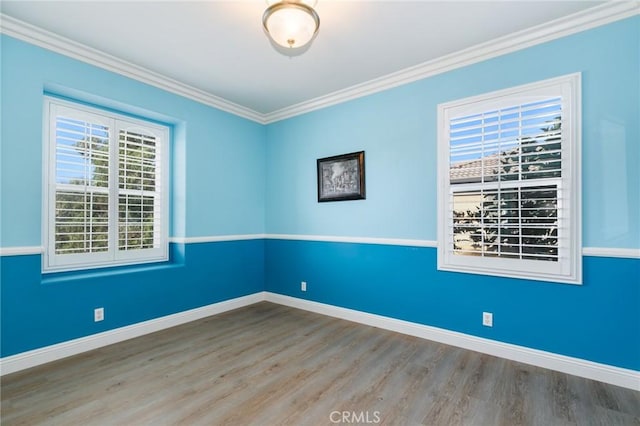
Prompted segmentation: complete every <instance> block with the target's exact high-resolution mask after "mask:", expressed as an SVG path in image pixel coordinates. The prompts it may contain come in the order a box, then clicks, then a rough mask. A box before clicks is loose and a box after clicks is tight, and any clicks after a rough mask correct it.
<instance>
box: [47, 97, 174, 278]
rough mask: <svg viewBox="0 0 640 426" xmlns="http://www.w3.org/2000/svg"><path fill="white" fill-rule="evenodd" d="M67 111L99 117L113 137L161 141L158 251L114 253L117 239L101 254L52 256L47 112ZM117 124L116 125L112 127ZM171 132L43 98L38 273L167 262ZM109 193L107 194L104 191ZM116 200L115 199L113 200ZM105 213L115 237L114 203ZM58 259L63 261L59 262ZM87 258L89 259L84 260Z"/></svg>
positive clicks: (52, 174)
mask: <svg viewBox="0 0 640 426" xmlns="http://www.w3.org/2000/svg"><path fill="white" fill-rule="evenodd" d="M53 107H61V108H70V109H72V110H74V111H76V115H80V114H78V112H79V113H88V114H91V116H92V117H93V118H95V116H99V117H101V119H103V122H104V124H107V123H109V125H110V126H112V127H111V128H112V131H113V133H114V135H117V134H118V132H119V130H120V129H122V128H127V129H135V128H136V127H137V128H143V129H145V131H147V132H148V131H149V130H151V131H153V132H154V134H155V135H157V136H158V137H159V138H160V139H161V141H162V142H161V144H160V147H159V150H160V156H161V160H160V161H161V164H160V179H159V181H160V182H161V192H162V195H161V197H160V214H161V217H162V220H161V224H160V242H159V247H158V248H153V249H144V250H129V251H119V250H118V249H117V247H116V246H117V238H115V241H114V244H113V245H112V246H111V247H110V249H109V251H107V252H104V253H91V254H68V255H64V256H61V255H55V237H54V236H53V232H54V230H55V200H56V195H55V194H56V166H55V164H56V163H55V161H56V146H55V145H56V142H55V138H54V140H52V139H51V137H52V135H55V131H56V123H55V122H54V120H51V108H53ZM116 123H117V124H116ZM170 137H171V132H170V129H169V127H168V126H163V125H160V124H156V123H154V122H152V121H145V120H142V119H137V118H133V117H130V116H126V115H123V114H118V113H115V112H112V111H109V110H103V109H99V108H94V107H90V106H87V105H84V104H81V103H75V102H70V101H66V100H63V99H59V98H56V97H53V96H45V97H44V108H43V186H42V188H43V204H42V206H43V207H42V217H43V220H42V238H43V247H44V254H43V256H42V272H43V273H54V272H66V271H79V270H90V269H96V268H106V267H115V266H125V265H139V264H146V263H156V262H163V261H168V260H169V222H170V218H169V198H170V194H169V190H170V186H169V173H170V171H169V152H170V149H169V143H170ZM117 146H118V144H117V143H112V144H111V149H112V150H116V151H117V149H118V148H117ZM109 187H110V188H113V189H111V190H110V191H113V193H115V194H117V192H118V188H117V176H113V175H112V176H110V185H109ZM108 191H109V190H108ZM116 198H117V196H116ZM111 204H112V206H111V207H110V210H109V230H110V231H109V232H110V233H111V232H114V233H115V234H116V235H117V217H118V214H117V208H116V203H111ZM61 257H65V259H62V261H61V260H60V258H61ZM88 258H90V259H89V260H88Z"/></svg>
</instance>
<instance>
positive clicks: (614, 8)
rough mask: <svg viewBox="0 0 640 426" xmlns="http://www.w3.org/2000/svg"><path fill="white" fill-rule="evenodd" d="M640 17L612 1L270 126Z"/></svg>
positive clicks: (275, 115) (289, 110)
mask: <svg viewBox="0 0 640 426" xmlns="http://www.w3.org/2000/svg"><path fill="white" fill-rule="evenodd" d="M638 14H640V2H638V1H632V2H630V1H611V2H608V3H605V4H603V5H600V6H596V7H593V8H590V9H587V10H584V11H581V12H578V13H574V14H571V15H568V16H565V17H563V18H559V19H555V20H553V21H549V22H546V23H544V24H540V25H537V26H534V27H531V28H528V29H526V30H522V31H518V32H515V33H512V34H507V35H506V36H503V37H499V38H496V39H493V40H490V41H488V42H485V43H481V44H477V45H475V46H472V47H470V48H467V49H464V50H460V51H458V52H455V53H452V54H449V55H445V56H441V57H439V58H436V59H434V60H431V61H427V62H423V63H422V64H418V65H415V66H413V67H409V68H406V69H404V70H401V71H398V72H394V73H391V74H387V75H385V76H382V77H379V78H376V79H373V80H370V81H367V82H364V83H361V84H357V85H355V86H351V87H348V88H346V89H343V90H338V91H336V92H333V93H329V94H327V95H325V96H320V97H318V98H315V99H311V100H308V101H304V102H300V103H298V104H295V105H291V106H289V107H286V108H282V109H280V110H277V111H274V112H271V113H268V114H265V115H264V120H265V122H266V123H267V124H269V123H274V122H276V121H280V120H284V119H287V118H291V117H295V116H296V115H301V114H305V113H307V112H311V111H315V110H318V109H322V108H326V107H329V106H332V105H336V104H340V103H343V102H347V101H350V100H353V99H357V98H360V97H363V96H367V95H371V94H374V93H377V92H382V91H384V90H388V89H391V88H394V87H397V86H401V85H404V84H407V83H412V82H414V81H417V80H422V79H424V78H427V77H431V76H434V75H437V74H442V73H445V72H447V71H451V70H454V69H457V68H461V67H464V66H467V65H471V64H475V63H478V62H482V61H485V60H487V59H491V58H495V57H498V56H501V55H505V54H507V53H511V52H515V51H518V50H521V49H525V48H527V47H531V46H534V45H537V44H541V43H545V42H548V41H551V40H555V39H558V38H561V37H565V36H568V35H571V34H575V33H578V32H581V31H585V30H589V29H592V28H596V27H599V26H602V25H606V24H609V23H611V22H615V21H618V20H621V19H625V18H628V17H631V16H634V15H638Z"/></svg>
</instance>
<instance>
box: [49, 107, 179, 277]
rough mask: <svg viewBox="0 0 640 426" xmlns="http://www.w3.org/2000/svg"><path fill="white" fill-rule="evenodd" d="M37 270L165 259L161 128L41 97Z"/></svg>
mask: <svg viewBox="0 0 640 426" xmlns="http://www.w3.org/2000/svg"><path fill="white" fill-rule="evenodd" d="M45 111H47V126H46V128H45V133H46V135H45V146H46V152H47V155H46V156H45V170H46V171H47V172H46V175H45V187H46V188H47V191H46V194H45V208H44V211H45V212H46V218H45V222H44V223H45V232H44V234H45V239H46V243H45V247H46V253H45V257H44V263H43V269H44V270H45V271H58V270H69V269H84V268H92V267H101V266H111V265H118V264H127V263H139V262H150V261H159V260H166V259H167V253H168V226H167V225H168V217H167V216H168V215H167V194H166V189H167V182H168V180H167V177H168V176H167V164H168V161H167V160H168V159H167V155H166V152H167V149H166V146H167V143H168V129H167V128H166V127H163V126H158V125H155V124H152V123H147V122H142V121H138V120H132V119H129V118H124V117H121V116H117V115H114V114H108V113H104V112H102V111H99V110H95V109H93V108H88V107H84V106H79V105H75V104H71V103H69V102H65V101H61V100H57V99H53V98H47V99H46V100H45Z"/></svg>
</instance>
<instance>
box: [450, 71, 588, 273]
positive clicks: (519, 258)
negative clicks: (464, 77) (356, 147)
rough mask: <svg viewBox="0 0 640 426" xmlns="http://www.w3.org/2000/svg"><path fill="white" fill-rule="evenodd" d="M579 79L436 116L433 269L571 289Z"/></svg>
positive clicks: (507, 93)
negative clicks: (435, 250)
mask: <svg viewBox="0 0 640 426" xmlns="http://www.w3.org/2000/svg"><path fill="white" fill-rule="evenodd" d="M579 118H580V75H579V74H573V75H569V76H565V77H560V78H556V79H551V80H545V81H542V82H539V83H534V84H530V85H526V86H520V87H516V88H513V89H508V90H503V91H499V92H494V93H489V94H486V95H482V96H477V97H473V98H468V99H463V100H459V101H454V102H449V103H446V104H441V105H439V107H438V122H439V126H438V269H441V270H448V271H458V272H470V273H478V274H487V275H500V276H508V277H517V278H527V279H536V280H545V281H557V282H568V283H575V284H579V283H580V282H581V279H582V277H581V275H582V274H581V243H580V232H581V225H580V163H579V160H580V122H579Z"/></svg>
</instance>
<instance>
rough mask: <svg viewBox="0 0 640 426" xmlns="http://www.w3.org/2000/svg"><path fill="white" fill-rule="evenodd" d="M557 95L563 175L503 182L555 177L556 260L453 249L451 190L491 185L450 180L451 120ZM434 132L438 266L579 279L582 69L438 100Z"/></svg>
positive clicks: (522, 185)
mask: <svg viewBox="0 0 640 426" xmlns="http://www.w3.org/2000/svg"><path fill="white" fill-rule="evenodd" d="M558 96H560V97H561V98H562V101H561V103H562V128H561V134H562V141H563V142H564V143H563V145H562V151H561V161H562V165H561V173H562V176H561V177H559V178H547V179H540V180H537V179H531V180H516V181H506V182H504V186H505V187H509V186H512V187H517V188H520V189H522V190H524V189H526V188H527V187H535V186H541V185H544V183H542V182H544V181H547V182H550V183H551V182H552V181H554V183H558V186H557V191H558V192H557V203H558V227H559V231H558V233H559V234H558V261H557V262H549V261H540V260H526V259H509V258H502V257H487V256H465V255H457V254H454V253H453V241H454V235H453V233H452V232H449V229H450V227H451V228H452V227H453V195H454V193H461V192H464V191H466V190H470V189H474V188H478V189H480V188H482V189H485V190H490V189H491V188H492V186H491V185H490V184H488V183H484V182H481V183H477V184H471V185H470V184H465V186H464V187H461V186H460V184H456V185H454V184H452V183H451V182H450V154H451V153H450V148H451V147H450V123H451V120H453V119H455V118H459V117H464V116H468V115H472V114H478V113H487V112H489V111H492V110H495V109H502V108H507V107H509V106H516V105H525V104H526V102H534V101H535V100H538V99H543V98H545V97H558ZM437 132H438V135H437V153H438V156H437V160H438V161H437V173H438V175H437V176H438V196H437V198H438V199H437V206H438V218H437V225H438V247H437V250H438V256H437V257H438V262H437V263H438V265H437V268H438V270H442V271H452V272H464V273H472V274H482V275H492V276H501V277H510V278H520V279H530V280H539V281H548V282H561V283H569V284H582V244H581V233H582V225H581V216H582V214H581V195H582V189H581V164H580V163H581V74H580V73H574V74H569V75H565V76H561V77H557V78H552V79H548V80H543V81H538V82H534V83H530V84H524V85H521V86H516V87H512V88H508V89H504V90H498V91H494V92H490V93H485V94H481V95H477V96H472V97H468V98H464V99H459V100H455V101H451V102H446V103H442V104H439V105H438V127H437ZM560 229H562V231H560ZM560 232H562V234H560Z"/></svg>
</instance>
